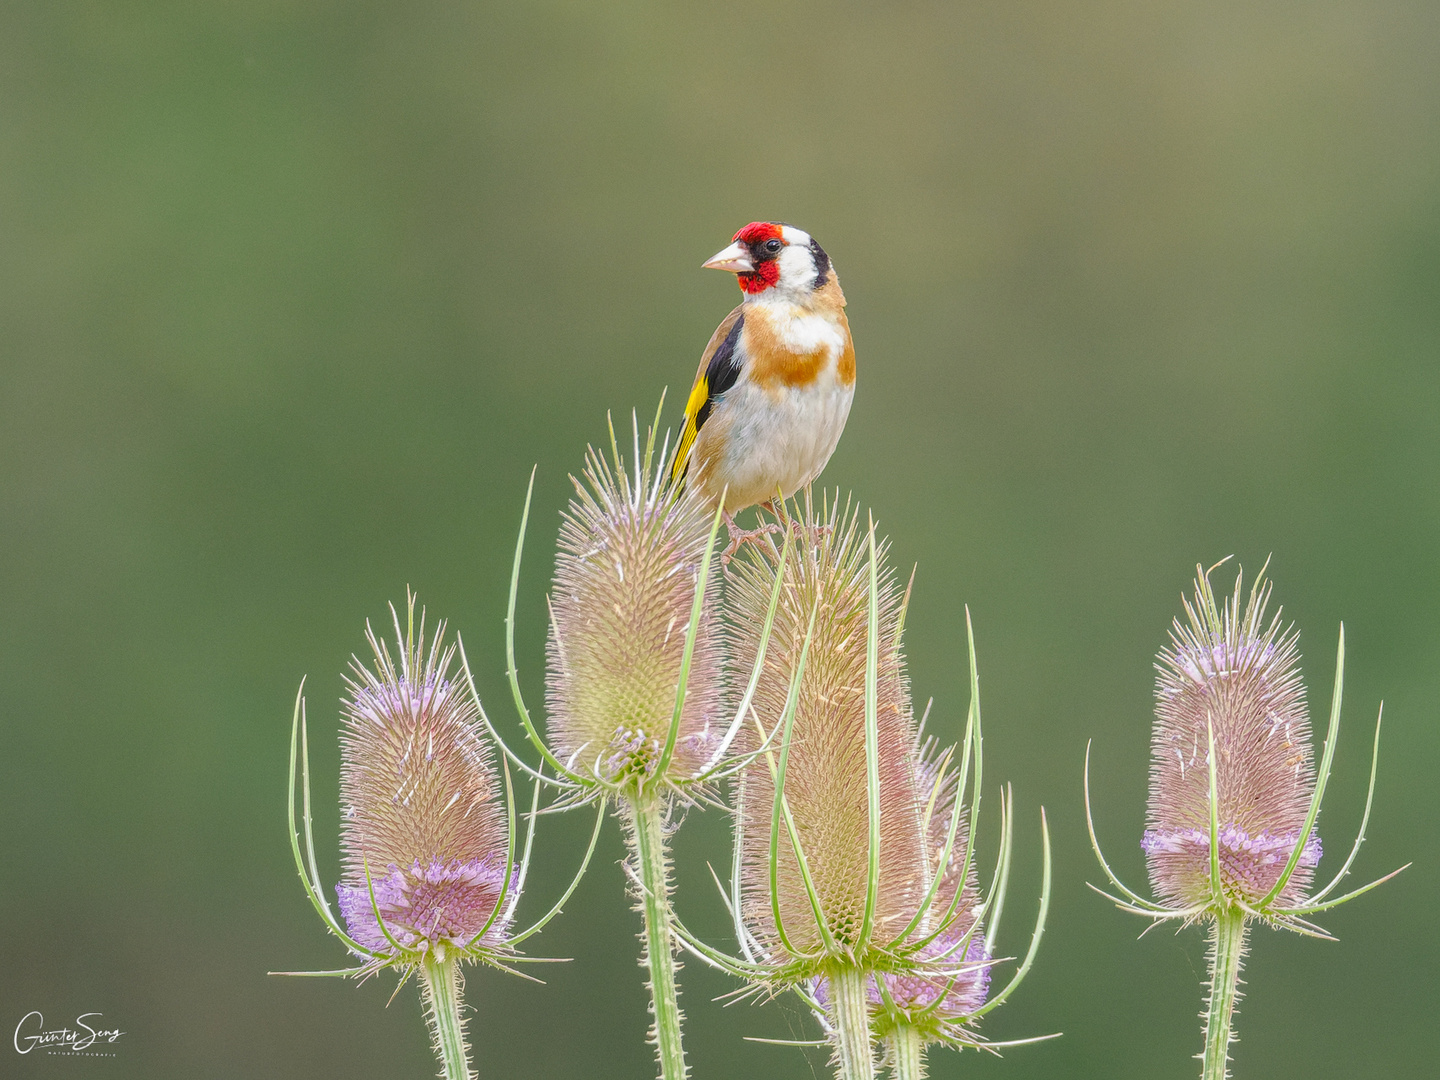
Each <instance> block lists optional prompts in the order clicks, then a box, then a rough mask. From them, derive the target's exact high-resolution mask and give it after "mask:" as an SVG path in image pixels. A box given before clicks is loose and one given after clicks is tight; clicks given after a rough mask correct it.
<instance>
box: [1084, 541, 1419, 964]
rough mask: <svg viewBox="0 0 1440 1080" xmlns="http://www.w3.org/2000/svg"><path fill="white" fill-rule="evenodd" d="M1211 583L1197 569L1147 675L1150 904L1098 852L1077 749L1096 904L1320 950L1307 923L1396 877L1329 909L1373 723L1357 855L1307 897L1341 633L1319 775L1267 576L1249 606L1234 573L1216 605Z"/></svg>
mask: <svg viewBox="0 0 1440 1080" xmlns="http://www.w3.org/2000/svg"><path fill="white" fill-rule="evenodd" d="M1217 565H1218V564H1217ZM1215 569H1216V568H1215V567H1211V569H1210V570H1208V571H1207V570H1204V569H1203V568H1201V567H1196V578H1195V594H1194V597H1193V599H1187V600H1185V601H1184V605H1185V621H1184V622H1181V621H1180V620H1179V619H1176V620H1175V623H1174V626H1173V628H1172V629H1171V632H1170V644H1169V645H1168V646H1167V647H1166V648H1164V649H1162V650H1161V652H1160V655H1159V659H1158V662H1157V664H1156V670H1157V672H1158V676H1157V678H1156V706H1155V724H1154V727H1153V728H1152V735H1151V761H1150V797H1149V803H1148V813H1147V815H1146V818H1147V820H1146V824H1147V826H1148V827H1147V828H1146V830H1145V834H1144V837H1143V838H1142V840H1141V846H1142V848H1143V849H1144V852H1145V859H1146V863H1147V866H1148V868H1149V872H1150V881H1151V884H1152V886H1153V887H1154V889H1155V892H1156V893H1157V894H1158V895H1159V897H1160V900H1159V902H1156V901H1151V900H1147V899H1145V898H1144V897H1142V896H1140V895H1139V894H1138V893H1135V892H1134V891H1132V890H1131V889H1130V888H1128V887H1127V886H1126V885H1125V884H1124V883H1123V882H1121V881H1120V879H1119V878H1117V877H1116V876H1115V873H1114V871H1113V870H1111V868H1110V866H1109V864H1108V863H1107V862H1106V860H1105V856H1104V854H1103V853H1102V852H1101V850H1100V845H1099V842H1098V840H1097V839H1096V836H1095V824H1094V821H1093V820H1092V819H1091V817H1090V779H1089V776H1090V765H1089V762H1090V756H1089V750H1088V749H1087V750H1086V756H1085V803H1086V824H1087V827H1088V828H1089V832H1090V843H1091V846H1092V847H1093V849H1094V851H1095V854H1096V857H1097V858H1098V859H1099V860H1100V866H1101V868H1102V869H1103V870H1104V872H1105V876H1106V877H1107V878H1108V879H1109V881H1110V884H1111V885H1113V886H1114V887H1115V888H1116V889H1117V890H1119V892H1120V894H1121V895H1119V896H1114V895H1111V894H1110V893H1106V892H1104V891H1103V890H1097V891H1100V892H1101V894H1102V895H1104V896H1106V897H1108V898H1109V899H1110V900H1113V901H1114V902H1115V903H1116V904H1117V905H1118V906H1119V907H1120V908H1122V909H1123V910H1126V911H1131V912H1134V913H1136V914H1139V915H1145V916H1148V917H1149V918H1152V919H1155V920H1157V921H1160V920H1165V919H1181V920H1185V921H1194V920H1197V919H1202V918H1210V917H1212V916H1216V915H1219V914H1223V913H1225V912H1238V913H1239V914H1240V915H1241V916H1243V917H1244V918H1246V919H1249V918H1262V919H1264V920H1265V921H1267V922H1269V923H1270V924H1271V925H1273V926H1280V927H1285V928H1287V929H1291V930H1296V931H1298V932H1301V933H1305V934H1311V935H1313V936H1325V935H1324V932H1323V931H1321V930H1320V929H1319V928H1318V927H1316V926H1314V925H1313V924H1312V923H1310V922H1308V921H1306V918H1305V917H1306V916H1309V915H1312V914H1315V913H1317V912H1321V911H1326V910H1328V909H1330V908H1333V907H1336V906H1337V905H1339V904H1342V903H1345V902H1346V901H1348V900H1350V899H1352V898H1353V897H1356V896H1359V895H1360V894H1361V893H1364V892H1368V891H1369V890H1370V889H1372V888H1374V887H1375V886H1376V885H1379V884H1380V883H1381V882H1383V881H1387V880H1389V878H1391V877H1393V876H1394V875H1395V874H1398V873H1399V872H1400V871H1399V870H1396V871H1393V872H1392V873H1391V874H1387V875H1386V876H1385V877H1383V878H1379V879H1377V880H1376V881H1372V882H1371V883H1370V884H1368V885H1365V886H1362V887H1361V888H1359V889H1356V890H1353V891H1352V892H1349V893H1347V894H1345V895H1344V896H1340V897H1336V898H1334V899H1329V900H1327V899H1326V897H1327V896H1329V894H1330V893H1332V892H1333V891H1334V890H1335V888H1336V887H1337V886H1338V885H1339V884H1340V882H1341V881H1342V880H1344V878H1345V877H1346V876H1347V875H1348V874H1349V872H1350V866H1351V864H1352V863H1353V862H1354V860H1355V857H1356V855H1357V854H1358V853H1359V851H1360V845H1361V843H1363V841H1364V839H1365V827H1366V825H1367V824H1368V822H1369V817H1370V804H1371V799H1372V798H1373V797H1374V794H1375V770H1376V765H1377V763H1378V761H1379V753H1380V720H1379V718H1378V717H1377V718H1376V722H1375V741H1374V746H1373V748H1372V753H1371V759H1370V787H1369V791H1368V793H1367V795H1366V797H1365V814H1364V817H1363V818H1362V820H1361V823H1360V831H1359V833H1358V834H1357V836H1356V839H1355V843H1354V846H1353V847H1352V848H1351V850H1350V855H1349V857H1348V858H1347V859H1346V860H1345V863H1344V865H1342V866H1341V867H1340V870H1339V872H1338V873H1337V874H1336V876H1335V877H1334V879H1332V880H1331V881H1330V883H1329V884H1327V885H1326V886H1325V887H1324V888H1322V889H1320V890H1319V891H1318V892H1315V893H1313V894H1310V895H1307V891H1308V889H1309V886H1310V884H1311V881H1312V878H1313V876H1314V872H1315V867H1316V866H1317V865H1318V864H1319V862H1320V856H1321V846H1320V837H1319V835H1318V834H1317V833H1316V831H1315V822H1316V819H1317V818H1318V817H1319V814H1320V804H1321V801H1322V800H1323V798H1324V795H1325V786H1326V783H1327V782H1328V780H1329V777H1330V767H1331V762H1332V761H1333V759H1334V754H1335V748H1336V744H1337V742H1338V739H1339V735H1340V702H1341V695H1342V690H1343V688H1344V672H1345V628H1344V627H1343V626H1342V627H1341V628H1340V643H1339V647H1338V649H1337V651H1336V657H1335V689H1334V693H1333V696H1332V698H1331V703H1330V722H1329V727H1328V730H1327V732H1326V735H1325V746H1324V752H1323V754H1322V755H1321V759H1320V761H1319V763H1318V766H1317V764H1316V762H1315V759H1314V753H1313V750H1312V747H1311V736H1310V720H1309V716H1308V712H1307V709H1306V703H1305V688H1304V685H1303V684H1302V682H1301V680H1300V654H1299V649H1298V647H1297V645H1298V640H1299V635H1298V633H1297V632H1296V630H1295V628H1294V627H1293V626H1285V625H1283V624H1282V622H1281V618H1280V612H1279V611H1278V610H1277V611H1276V613H1275V614H1274V615H1273V616H1271V617H1269V618H1268V620H1267V616H1266V607H1267V606H1268V604H1269V601H1270V593H1271V587H1270V583H1269V581H1268V580H1266V578H1265V573H1264V570H1263V568H1262V570H1261V573H1260V575H1259V577H1258V578H1257V579H1256V582H1255V584H1254V585H1253V586H1252V587H1251V589H1250V592H1249V595H1248V597H1246V596H1245V594H1244V593H1243V591H1242V582H1241V575H1240V574H1238V573H1237V574H1236V577H1235V587H1234V590H1233V592H1232V593H1231V595H1230V596H1229V598H1228V599H1226V600H1225V602H1224V603H1223V604H1221V603H1218V602H1217V600H1216V597H1215V593H1214V591H1213V589H1212V588H1211V585H1210V574H1211V573H1213V572H1214V570H1215ZM1242 599H1243V601H1244V602H1243V606H1242ZM1211 837H1214V838H1215V840H1216V842H1215V843H1213V844H1212V843H1211ZM1407 865H1408V864H1407ZM1400 869H1401V870H1403V869H1404V867H1401V868H1400Z"/></svg>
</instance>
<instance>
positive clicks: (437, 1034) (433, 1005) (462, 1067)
mask: <svg viewBox="0 0 1440 1080" xmlns="http://www.w3.org/2000/svg"><path fill="white" fill-rule="evenodd" d="M420 985H421V987H422V988H423V990H424V996H425V1006H426V1013H427V1015H426V1019H427V1020H429V1021H430V1034H431V1037H432V1038H433V1039H434V1042H435V1053H436V1054H437V1055H438V1056H439V1058H440V1064H441V1066H442V1067H443V1069H444V1071H443V1072H442V1073H441V1075H442V1076H443V1077H444V1078H445V1080H474V1077H475V1074H474V1073H472V1072H471V1071H470V1063H469V1062H468V1061H467V1060H466V1055H465V1021H464V1020H463V1019H462V1018H461V1016H460V986H461V977H460V961H459V960H458V959H456V958H455V957H453V956H452V957H450V958H448V959H446V960H435V959H433V957H432V956H430V955H427V956H426V958H425V959H424V961H422V962H421V964H420Z"/></svg>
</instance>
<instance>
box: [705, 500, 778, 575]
mask: <svg viewBox="0 0 1440 1080" xmlns="http://www.w3.org/2000/svg"><path fill="white" fill-rule="evenodd" d="M724 515H725V525H726V527H727V528H729V530H730V544H729V546H728V547H726V549H725V550H724V551H722V552H721V553H720V562H721V564H722V565H725V564H728V563H729V562H730V560H731V559H732V558H733V557H734V555H735V553H736V552H737V551H739V550H740V545H741V544H758V543H759V542H760V539H761V537H765V536H770V535H771V534H773V533H778V532H781V531H783V530H782V527H781V526H780V525H779V524H777V523H776V522H773V521H772V522H769V523H767V524H763V525H761V526H759V527H758V528H755V529H742V528H740V526H739V525H736V524H735V519H734V518H733V517H731V516H730V511H728V510H726V511H724Z"/></svg>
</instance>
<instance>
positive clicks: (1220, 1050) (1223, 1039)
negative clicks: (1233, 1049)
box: [1200, 907, 1246, 1080]
mask: <svg viewBox="0 0 1440 1080" xmlns="http://www.w3.org/2000/svg"><path fill="white" fill-rule="evenodd" d="M1245 931H1246V927H1245V913H1244V912H1243V911H1241V910H1240V909H1239V908H1233V907H1231V908H1226V909H1224V910H1223V911H1219V912H1217V913H1216V916H1215V925H1214V927H1213V928H1212V929H1211V931H1210V1003H1209V1009H1208V1011H1207V1014H1206V1016H1205V1050H1204V1053H1203V1054H1202V1055H1201V1066H1200V1080H1226V1078H1227V1077H1228V1076H1229V1075H1230V1073H1229V1070H1228V1069H1227V1068H1226V1065H1227V1064H1228V1061H1229V1052H1230V1040H1231V1038H1232V1036H1231V1028H1230V1021H1231V1018H1232V1017H1233V1015H1234V1012H1235V1003H1236V1002H1237V1001H1238V1000H1239V999H1240V962H1241V960H1242V959H1244V956H1245Z"/></svg>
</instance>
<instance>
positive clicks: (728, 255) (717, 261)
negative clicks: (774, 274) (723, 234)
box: [700, 240, 755, 274]
mask: <svg viewBox="0 0 1440 1080" xmlns="http://www.w3.org/2000/svg"><path fill="white" fill-rule="evenodd" d="M700 265H701V267H703V268H704V269H706V270H729V271H730V272H731V273H732V274H745V273H749V272H750V271H752V270H754V269H755V264H754V263H753V262H751V261H750V251H749V249H748V248H746V247H745V245H744V244H742V243H740V241H738V240H737V241H735V243H733V244H731V245H730V246H729V247H727V248H726V249H725V250H724V251H722V252H720V253H719V254H718V255H714V256H712V257H711V258H709V259H706V260H705V261H704V262H703V263H701V264H700Z"/></svg>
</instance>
